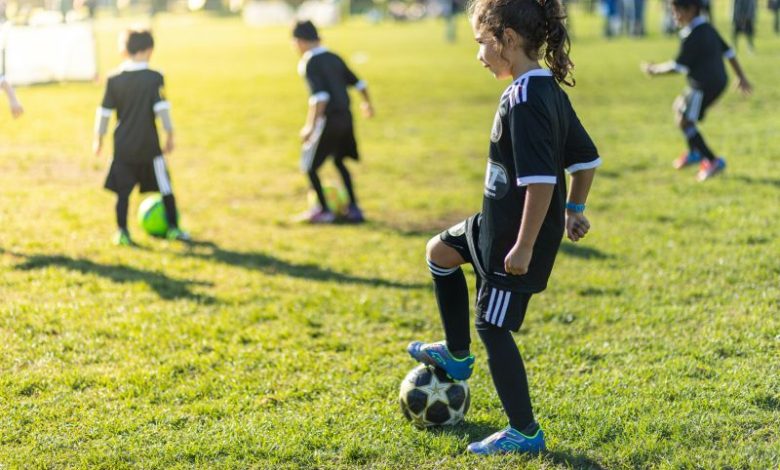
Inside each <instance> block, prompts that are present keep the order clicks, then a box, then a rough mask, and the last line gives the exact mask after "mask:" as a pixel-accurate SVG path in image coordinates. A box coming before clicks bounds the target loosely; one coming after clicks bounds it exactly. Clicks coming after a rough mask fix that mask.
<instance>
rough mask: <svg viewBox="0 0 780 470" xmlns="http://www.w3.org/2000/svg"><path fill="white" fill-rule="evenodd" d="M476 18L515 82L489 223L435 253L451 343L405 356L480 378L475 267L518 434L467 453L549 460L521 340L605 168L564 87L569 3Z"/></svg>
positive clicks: (489, 176) (584, 227) (505, 4)
mask: <svg viewBox="0 0 780 470" xmlns="http://www.w3.org/2000/svg"><path fill="white" fill-rule="evenodd" d="M470 13H471V26H472V28H473V30H474V35H475V38H476V41H477V43H478V44H479V54H478V55H477V58H478V59H479V61H480V62H481V63H482V65H483V66H484V67H485V68H487V69H489V70H490V71H491V72H492V73H493V75H494V76H495V77H496V78H497V79H500V80H502V79H511V80H512V83H511V85H509V87H508V88H507V89H506V90H505V91H504V93H503V94H502V95H501V98H500V100H499V103H498V109H497V111H496V114H495V118H494V120H493V128H492V131H491V133H490V146H489V154H488V162H487V172H486V175H485V186H484V190H483V202H482V212H481V213H479V214H476V215H474V216H472V217H469V218H468V219H466V220H465V221H463V222H461V223H459V224H457V225H455V226H453V227H451V228H449V229H447V230H445V231H444V232H442V233H441V234H440V235H438V236H436V237H434V238H432V239H431V240H430V241H429V242H428V246H427V250H426V256H427V261H428V267H429V268H430V271H431V273H432V274H433V283H434V288H435V295H436V300H437V303H438V306H439V313H440V316H441V320H442V323H443V326H444V334H445V338H446V340H445V341H442V342H439V343H427V344H426V343H422V342H419V341H415V342H412V343H411V344H409V346H408V352H409V354H411V356H412V357H413V358H414V359H416V360H417V361H419V362H422V363H425V364H430V365H435V366H438V367H441V368H442V369H444V370H445V371H446V372H447V373H448V374H449V375H450V376H451V377H453V378H455V379H459V380H465V379H467V378H469V377H470V376H471V372H472V369H473V366H474V361H475V358H474V355H473V354H471V352H470V341H471V340H470V337H469V300H468V288H467V286H466V278H465V277H464V274H463V270H462V269H461V265H463V264H471V265H472V266H473V267H474V270H475V271H476V274H477V280H478V281H477V299H476V315H475V317H476V318H475V325H476V329H477V332H478V333H479V336H480V338H481V339H482V342H483V343H484V345H485V349H486V351H487V356H488V357H487V359H488V366H489V369H490V374H491V376H492V378H493V384H494V385H495V388H496V392H497V393H498V397H499V398H500V400H501V404H502V405H503V408H504V411H505V412H506V415H507V417H508V420H509V426H508V427H506V428H505V429H503V430H501V431H499V432H496V433H495V434H492V435H490V436H487V437H486V438H485V439H484V440H482V441H480V442H474V443H472V444H470V445H469V446H468V450H469V451H470V452H473V453H477V454H483V455H486V454H493V453H498V452H529V453H535V452H539V451H542V450H544V449H545V439H544V433H543V432H542V429H541V427H540V425H539V424H538V423H537V422H536V420H535V418H534V413H533V409H532V407H531V397H530V393H529V390H528V380H527V377H526V372H525V366H524V365H523V359H522V357H521V355H520V351H519V350H518V347H517V344H516V343H515V340H514V338H513V336H512V332H513V331H517V330H518V329H519V328H520V326H521V325H522V323H523V319H524V317H525V314H526V309H527V308H528V303H529V301H530V299H531V297H532V296H533V295H534V294H536V293H539V292H541V291H543V290H544V289H545V288H546V287H547V281H548V279H549V277H550V273H551V271H552V268H553V263H554V261H555V257H556V254H557V253H558V248H559V246H560V244H561V239H562V238H563V234H564V232H565V233H566V234H567V236H568V237H569V238H570V239H571V240H572V241H575V242H576V241H578V240H580V239H581V238H582V237H584V236H585V235H586V234H587V233H588V230H589V229H590V223H589V222H588V219H587V218H586V217H585V215H584V210H585V202H586V199H587V196H588V192H589V191H590V186H591V183H592V181H593V178H594V176H595V172H596V167H598V166H599V165H600V164H601V159H600V158H599V157H598V151H597V150H596V147H595V145H594V144H593V141H592V140H591V138H590V137H589V135H588V133H587V132H586V131H585V128H584V127H583V126H582V124H581V123H580V120H579V119H578V117H577V114H576V113H575V112H574V109H573V108H572V105H571V102H570V101H569V98H568V96H567V95H566V93H565V92H564V91H563V90H562V89H561V87H560V84H561V83H563V84H565V85H570V86H572V85H573V84H574V80H573V79H571V77H570V73H571V70H572V67H573V63H572V62H571V60H570V58H569V50H570V42H569V36H568V33H567V31H566V27H565V25H564V19H565V13H564V10H563V6H562V5H561V3H560V0H475V1H474V3H472V5H471V11H470ZM541 60H544V62H545V64H546V65H547V66H548V67H549V70H548V69H543V68H541V67H540V65H539V62H540V61H541ZM566 172H568V173H570V174H571V187H570V188H569V190H568V193H567V188H566V177H565V173H566Z"/></svg>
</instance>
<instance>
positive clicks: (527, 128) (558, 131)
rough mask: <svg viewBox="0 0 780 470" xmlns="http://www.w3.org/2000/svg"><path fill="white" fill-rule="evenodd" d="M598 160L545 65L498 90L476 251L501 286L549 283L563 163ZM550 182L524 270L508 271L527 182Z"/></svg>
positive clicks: (560, 213) (575, 165)
mask: <svg viewBox="0 0 780 470" xmlns="http://www.w3.org/2000/svg"><path fill="white" fill-rule="evenodd" d="M600 163H601V160H600V159H599V157H598V151H597V150H596V146H595V145H594V144H593V141H592V140H591V138H590V136H589V135H588V133H587V132H586V131H585V129H584V128H583V126H582V124H581V123H580V120H579V119H578V118H577V115H576V113H575V112H574V109H573V108H572V105H571V102H570V101H569V98H568V96H567V95H566V93H564V91H563V90H562V89H561V88H560V86H559V85H558V84H557V83H556V82H555V80H554V78H553V77H552V74H551V73H550V72H549V71H548V70H540V69H539V70H532V71H531V72H528V73H526V74H524V75H523V76H521V77H520V78H518V79H517V80H515V81H514V82H513V83H512V84H511V85H510V86H509V88H507V90H506V91H505V92H504V93H503V95H502V96H501V100H500V103H499V107H498V110H497V111H496V116H495V119H494V122H493V130H492V132H491V135H490V156H489V159H488V166H487V174H486V176H485V188H484V199H483V203H482V216H481V221H480V225H479V241H478V253H479V255H480V262H481V264H482V267H483V268H484V271H485V273H486V275H487V276H488V277H490V279H491V280H493V281H494V282H497V283H499V284H503V285H504V286H505V287H506V288H507V289H510V290H514V291H520V292H539V291H542V290H544V289H545V287H546V286H547V280H548V279H549V277H550V272H551V271H552V267H553V263H554V261H555V256H556V254H557V252H558V248H559V246H560V243H561V239H562V237H563V232H564V210H565V206H566V197H567V195H566V180H565V174H564V172H565V171H569V172H576V171H580V170H585V169H590V168H595V167H597V166H599V165H600ZM540 183H541V184H552V185H555V190H554V193H553V197H552V201H551V203H550V208H549V210H548V211H547V216H546V217H545V220H544V223H543V224H542V227H541V230H540V232H539V236H538V237H537V239H536V244H535V245H534V249H533V256H532V258H531V264H530V266H529V270H528V273H527V274H525V275H523V276H514V275H510V274H507V273H506V271H505V270H504V258H505V257H506V255H507V254H508V253H509V250H510V249H511V248H512V246H513V245H514V243H515V242H516V240H517V237H518V232H519V229H520V222H521V220H522V217H523V207H524V204H525V195H526V186H527V185H529V184H540Z"/></svg>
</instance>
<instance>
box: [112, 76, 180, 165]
mask: <svg viewBox="0 0 780 470" xmlns="http://www.w3.org/2000/svg"><path fill="white" fill-rule="evenodd" d="M168 107H169V105H168V102H167V101H165V93H164V80H163V76H162V74H160V73H159V72H156V71H154V70H150V69H149V68H148V65H147V64H146V63H141V62H126V63H125V64H123V66H122V68H121V70H120V71H119V72H118V73H117V74H115V75H113V76H111V77H109V79H108V83H107V84H106V92H105V95H104V96H103V103H102V105H101V108H102V112H104V113H106V114H110V112H111V110H116V113H117V124H116V128H115V129H114V158H115V159H117V160H121V161H124V162H128V163H146V162H151V161H152V160H153V159H154V158H155V157H158V156H160V155H161V154H162V151H161V149H160V140H159V136H158V135H157V125H156V123H155V116H156V114H155V113H156V111H160V110H162V109H167V108H168Z"/></svg>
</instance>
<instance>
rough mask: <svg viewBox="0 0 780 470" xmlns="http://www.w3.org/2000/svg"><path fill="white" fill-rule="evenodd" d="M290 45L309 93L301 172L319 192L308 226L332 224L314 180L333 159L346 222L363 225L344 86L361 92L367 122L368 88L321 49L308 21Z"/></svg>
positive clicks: (297, 27)
mask: <svg viewBox="0 0 780 470" xmlns="http://www.w3.org/2000/svg"><path fill="white" fill-rule="evenodd" d="M293 40H294V41H295V45H296V47H297V48H298V52H300V54H301V56H302V57H301V61H300V62H299V64H298V72H299V73H300V74H301V76H303V77H304V78H305V79H306V82H307V83H308V85H309V90H310V92H311V96H310V98H309V112H308V114H307V116H306V124H305V125H304V126H303V129H301V139H302V140H303V152H302V155H301V169H302V170H303V171H304V172H305V173H306V174H307V175H308V177H309V181H310V182H311V187H312V189H313V190H314V191H315V192H316V193H317V201H318V207H316V208H315V209H313V210H312V211H311V212H310V213H308V214H306V219H307V220H308V221H309V222H311V223H332V222H334V221H335V220H336V215H335V214H334V213H333V212H332V211H331V210H330V209H329V208H328V203H327V200H326V198H325V193H324V191H323V189H322V184H321V183H320V178H319V176H318V175H317V171H318V170H319V168H320V167H321V166H322V164H323V163H325V159H327V158H328V157H329V156H331V155H332V156H333V161H334V163H335V165H336V169H337V170H338V172H339V174H340V175H341V179H342V180H343V182H344V188H345V189H346V190H347V195H348V196H349V208H348V210H347V214H346V219H347V221H349V222H354V223H360V222H363V221H364V218H363V212H362V211H361V210H360V207H359V206H358V202H357V197H356V196H355V189H354V187H353V185H352V177H351V175H350V174H349V170H347V167H346V165H345V164H344V160H345V159H346V158H354V159H355V160H357V159H358V158H359V155H358V149H357V142H356V141H355V133H354V129H353V125H352V112H351V111H350V106H349V105H350V100H349V93H348V91H347V87H349V86H354V87H355V88H356V89H357V90H358V91H360V94H361V95H362V97H363V103H362V104H361V108H362V109H363V114H364V115H365V116H366V117H369V118H370V117H372V116H373V115H374V108H373V107H372V106H371V99H370V97H369V95H368V88H367V87H366V83H365V82H364V81H362V80H359V79H358V78H357V76H355V74H354V73H353V72H352V71H351V70H350V69H349V67H347V64H345V63H344V61H343V60H342V59H341V57H339V56H337V55H336V54H334V53H332V52H330V51H328V50H327V49H326V48H324V47H322V46H321V45H320V36H319V33H318V32H317V28H316V27H315V26H314V24H312V22H311V21H299V22H297V23H296V24H295V27H294V28H293Z"/></svg>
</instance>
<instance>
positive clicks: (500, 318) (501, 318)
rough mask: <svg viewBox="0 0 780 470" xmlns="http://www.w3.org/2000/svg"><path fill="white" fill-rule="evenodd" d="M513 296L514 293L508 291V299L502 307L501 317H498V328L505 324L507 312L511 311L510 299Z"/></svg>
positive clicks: (505, 299)
mask: <svg viewBox="0 0 780 470" xmlns="http://www.w3.org/2000/svg"><path fill="white" fill-rule="evenodd" d="M511 296H512V293H511V292H509V291H507V292H506V297H504V306H503V307H501V315H500V316H499V317H498V322H497V323H496V326H502V325H503V324H504V317H505V316H506V311H507V310H508V309H509V297H511ZM496 310H498V309H496Z"/></svg>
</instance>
